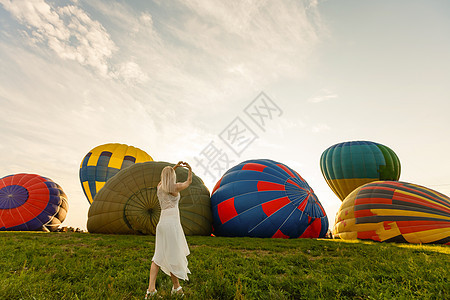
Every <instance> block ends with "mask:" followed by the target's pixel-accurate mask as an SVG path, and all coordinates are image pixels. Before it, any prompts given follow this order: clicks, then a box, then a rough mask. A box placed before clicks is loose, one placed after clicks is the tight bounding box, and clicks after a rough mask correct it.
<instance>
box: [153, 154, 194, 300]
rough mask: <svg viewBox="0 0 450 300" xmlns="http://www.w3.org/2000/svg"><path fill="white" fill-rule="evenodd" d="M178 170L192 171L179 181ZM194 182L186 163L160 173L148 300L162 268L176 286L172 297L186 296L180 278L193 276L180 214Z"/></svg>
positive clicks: (154, 289)
mask: <svg viewBox="0 0 450 300" xmlns="http://www.w3.org/2000/svg"><path fill="white" fill-rule="evenodd" d="M178 167H186V168H188V169H189V174H188V178H187V180H186V181H185V182H178V183H177V178H176V173H175V170H176V169H177V168H178ZM191 183H192V169H191V166H190V165H189V164H188V163H186V162H182V161H180V162H178V164H176V165H175V166H174V167H173V168H172V167H170V166H167V167H165V168H164V169H163V170H162V172H161V182H159V183H158V188H157V196H158V200H159V204H160V205H161V216H160V218H159V222H158V225H157V226H156V239H155V254H154V256H153V258H152V266H151V267H150V279H149V284H148V289H147V293H146V295H145V299H147V298H148V297H151V296H154V295H156V292H157V291H156V288H155V283H156V276H157V275H158V271H159V269H160V268H161V270H163V272H164V273H166V274H167V275H170V277H171V279H172V283H173V287H172V294H183V290H182V288H181V286H180V282H179V281H178V279H179V278H180V279H183V280H189V279H188V276H187V274H188V273H191V272H190V271H189V269H188V267H187V265H188V261H187V258H186V256H188V255H189V247H188V245H187V242H186V237H185V236H184V232H183V228H182V227H181V223H180V211H179V210H178V201H179V200H180V191H182V190H184V189H186V188H187V187H188V186H189V185H190V184H191Z"/></svg>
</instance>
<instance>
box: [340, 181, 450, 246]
mask: <svg viewBox="0 0 450 300" xmlns="http://www.w3.org/2000/svg"><path fill="white" fill-rule="evenodd" d="M333 233H334V236H336V237H340V238H342V239H345V240H354V239H362V240H373V241H378V242H406V243H414V244H417V243H424V244H425V243H436V244H450V198H449V197H447V196H445V195H443V194H441V193H439V192H436V191H434V190H432V189H429V188H426V187H423V186H420V185H416V184H412V183H407V182H398V181H376V182H372V183H367V184H365V185H363V186H361V187H359V188H357V189H356V190H354V191H353V192H352V193H351V194H350V195H348V196H347V198H345V200H344V201H343V202H342V204H341V207H340V208H339V211H338V212H337V214H336V224H335V225H334V228H333Z"/></svg>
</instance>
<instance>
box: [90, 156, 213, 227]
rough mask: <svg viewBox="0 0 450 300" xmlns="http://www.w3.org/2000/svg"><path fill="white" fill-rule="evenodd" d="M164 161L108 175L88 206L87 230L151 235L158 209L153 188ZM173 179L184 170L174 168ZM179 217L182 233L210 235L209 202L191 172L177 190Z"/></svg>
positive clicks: (184, 173) (182, 175)
mask: <svg viewBox="0 0 450 300" xmlns="http://www.w3.org/2000/svg"><path fill="white" fill-rule="evenodd" d="M166 166H174V164H170V163H167V162H146V163H139V164H134V165H132V166H130V167H128V168H126V169H124V170H122V171H120V172H119V173H117V174H116V176H114V177H112V178H111V179H110V180H108V182H107V183H106V184H105V186H104V187H103V188H102V189H101V190H100V192H98V193H97V195H96V196H95V198H94V202H92V205H91V206H90V208H89V214H88V222H87V229H88V231H89V232H92V233H120V234H136V233H141V234H153V235H154V234H155V233H156V225H157V224H158V221H159V216H160V214H161V208H160V205H159V201H158V197H157V195H156V188H157V186H158V183H159V182H160V181H161V171H162V169H163V168H164V167H166ZM175 171H176V175H177V181H178V182H183V181H185V180H186V179H187V176H188V171H187V169H185V168H177V169H176V170H175ZM180 196H181V197H180V202H179V209H180V220H181V226H182V227H183V230H184V233H185V234H186V235H210V234H211V223H212V216H211V201H210V196H209V191H208V189H207V188H206V186H205V185H204V184H203V181H202V180H201V179H200V178H199V177H198V176H196V175H195V174H193V176H192V183H191V185H190V186H189V187H188V188H187V189H185V190H183V191H181V192H180Z"/></svg>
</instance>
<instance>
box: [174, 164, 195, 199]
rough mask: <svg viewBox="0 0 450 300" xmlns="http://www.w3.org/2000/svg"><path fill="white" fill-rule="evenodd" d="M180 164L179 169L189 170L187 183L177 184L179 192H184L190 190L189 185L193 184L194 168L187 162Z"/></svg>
mask: <svg viewBox="0 0 450 300" xmlns="http://www.w3.org/2000/svg"><path fill="white" fill-rule="evenodd" d="M180 163H181V164H180ZM178 164H180V165H179V167H186V168H188V169H189V173H188V178H187V180H186V181H185V182H178V183H177V191H178V192H179V191H182V190H184V189H186V188H188V187H189V185H190V184H191V183H192V168H191V166H190V165H189V164H188V163H187V162H179V163H178Z"/></svg>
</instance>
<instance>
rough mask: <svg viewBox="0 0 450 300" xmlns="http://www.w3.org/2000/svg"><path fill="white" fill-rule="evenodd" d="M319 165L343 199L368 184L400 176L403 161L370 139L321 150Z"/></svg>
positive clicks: (334, 190) (334, 189)
mask: <svg viewBox="0 0 450 300" xmlns="http://www.w3.org/2000/svg"><path fill="white" fill-rule="evenodd" d="M320 168H321V171H322V174H323V176H324V178H325V180H326V182H327V183H328V185H329V186H330V188H331V189H332V190H333V192H334V193H335V194H336V195H337V196H338V197H339V199H341V200H344V198H345V197H346V196H347V195H348V194H350V193H351V192H352V191H353V190H354V189H356V188H357V187H359V186H361V185H363V184H365V183H369V182H372V181H376V180H398V179H399V177H400V161H399V159H398V157H397V155H396V154H395V153H394V151H392V150H391V149H390V148H388V147H386V146H384V145H381V144H378V143H374V142H368V141H353V142H345V143H340V144H336V145H333V146H331V147H329V148H328V149H326V150H325V151H324V152H323V153H322V156H321V158H320Z"/></svg>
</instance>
